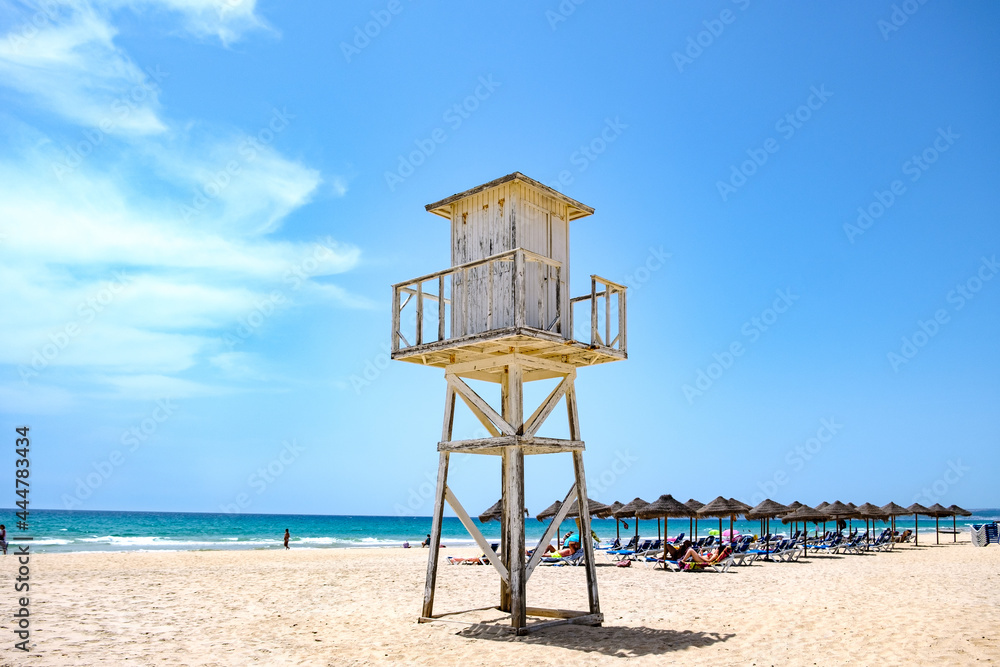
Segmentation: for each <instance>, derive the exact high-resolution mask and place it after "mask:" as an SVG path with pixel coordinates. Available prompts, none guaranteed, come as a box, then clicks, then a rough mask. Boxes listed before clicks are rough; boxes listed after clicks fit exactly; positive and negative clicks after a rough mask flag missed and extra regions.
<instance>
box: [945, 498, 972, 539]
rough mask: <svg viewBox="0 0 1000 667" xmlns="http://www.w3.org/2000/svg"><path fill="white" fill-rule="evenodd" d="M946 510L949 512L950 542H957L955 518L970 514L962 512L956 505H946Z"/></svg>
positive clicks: (966, 511) (969, 514)
mask: <svg viewBox="0 0 1000 667" xmlns="http://www.w3.org/2000/svg"><path fill="white" fill-rule="evenodd" d="M948 509H949V510H951V541H952V542H958V524H957V523H956V521H955V517H956V516H972V512H970V511H969V510H964V509H962V508H961V507H959V506H958V505H948Z"/></svg>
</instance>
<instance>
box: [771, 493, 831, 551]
mask: <svg viewBox="0 0 1000 667" xmlns="http://www.w3.org/2000/svg"><path fill="white" fill-rule="evenodd" d="M829 518H830V515H829V514H826V513H825V512H820V511H819V510H818V509H815V508H813V507H809V506H808V505H802V506H801V507H799V508H798V509H797V510H795V511H794V512H789V513H788V514H786V515H784V516H783V517H781V522H782V523H791V522H793V521H795V522H798V521H801V522H802V524H803V526H804V525H805V524H806V523H807V522H808V523H813V524H817V523H820V522H821V521H826V520H827V519H829ZM808 554H809V529H808V528H806V535H805V538H804V539H803V540H802V555H803V557H805V556H808Z"/></svg>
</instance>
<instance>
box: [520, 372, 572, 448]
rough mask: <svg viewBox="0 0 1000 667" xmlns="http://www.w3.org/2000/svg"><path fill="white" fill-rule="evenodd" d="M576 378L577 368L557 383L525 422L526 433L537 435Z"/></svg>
mask: <svg viewBox="0 0 1000 667" xmlns="http://www.w3.org/2000/svg"><path fill="white" fill-rule="evenodd" d="M575 379H576V370H573V371H572V372H571V373H569V374H567V375H566V377H564V378H563V379H562V382H560V383H559V384H557V385H556V387H555V389H553V390H552V393H550V394H549V395H548V398H546V399H545V401H543V402H542V404H541V405H539V406H538V408H537V409H536V410H535V412H534V413H533V414H532V415H531V417H529V418H528V421H527V422H525V424H524V434H525V435H535V433H537V432H538V429H539V428H541V426H542V424H543V423H544V422H545V420H546V419H548V416H549V415H550V414H552V411H553V410H555V407H556V405H557V404H558V403H559V401H560V399H562V397H563V396H564V395H565V394H566V392H567V391H568V390H569V388H570V387H571V386H572V385H573V380H575Z"/></svg>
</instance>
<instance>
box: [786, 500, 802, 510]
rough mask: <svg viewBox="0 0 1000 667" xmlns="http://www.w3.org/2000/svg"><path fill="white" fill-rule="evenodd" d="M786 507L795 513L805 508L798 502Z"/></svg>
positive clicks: (795, 501) (794, 501)
mask: <svg viewBox="0 0 1000 667" xmlns="http://www.w3.org/2000/svg"><path fill="white" fill-rule="evenodd" d="M785 507H787V508H788V511H789V512H794V511H795V510H797V509H799V508H800V507H805V505H803V504H802V503H800V502H799V501H797V500H793V501H792V502H790V503H788V504H787V505H785Z"/></svg>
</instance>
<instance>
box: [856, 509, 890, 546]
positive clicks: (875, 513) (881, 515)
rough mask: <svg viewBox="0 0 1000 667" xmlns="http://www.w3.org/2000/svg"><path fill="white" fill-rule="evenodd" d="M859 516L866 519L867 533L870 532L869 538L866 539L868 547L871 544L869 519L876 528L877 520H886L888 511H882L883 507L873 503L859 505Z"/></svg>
mask: <svg viewBox="0 0 1000 667" xmlns="http://www.w3.org/2000/svg"><path fill="white" fill-rule="evenodd" d="M858 516H860V517H861V518H862V519H864V520H865V533H867V534H868V539H866V540H865V546H866V547H867V546H868V545H869V544H871V533H870V532H868V519H871V520H872V528H875V520H876V519H877V520H879V521H885V520H886V518H887V516H886V513H885V512H883V511H882V508H881V507H879V506H878V505H873V504H871V503H865V504H864V505H859V506H858Z"/></svg>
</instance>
